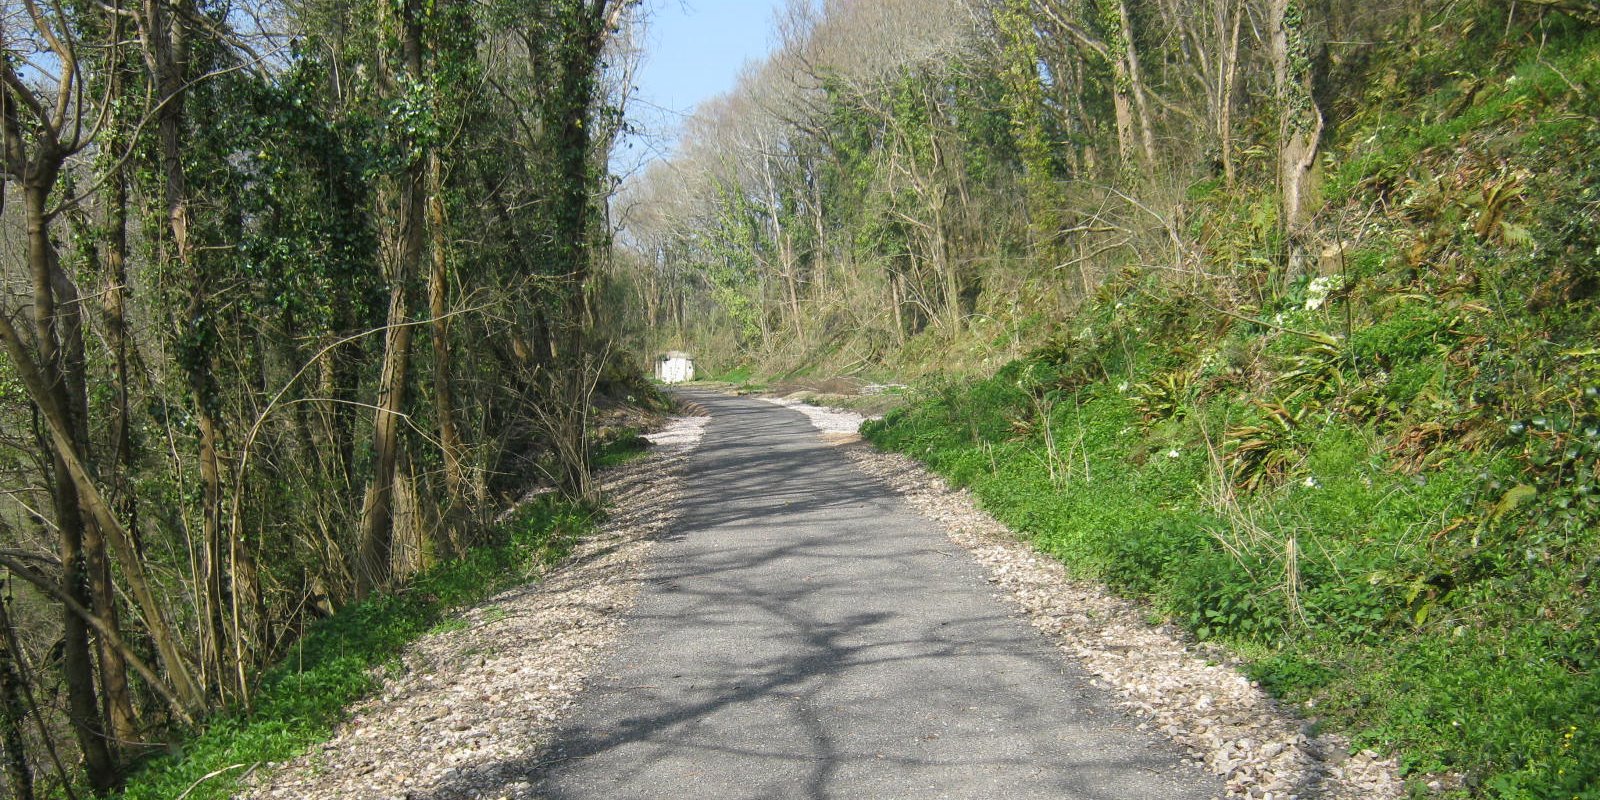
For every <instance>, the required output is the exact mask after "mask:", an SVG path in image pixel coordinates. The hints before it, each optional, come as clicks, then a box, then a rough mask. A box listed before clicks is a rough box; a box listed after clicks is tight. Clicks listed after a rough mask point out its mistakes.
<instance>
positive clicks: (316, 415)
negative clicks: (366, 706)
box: [0, 0, 1600, 800]
mask: <svg viewBox="0 0 1600 800" xmlns="http://www.w3.org/2000/svg"><path fill="white" fill-rule="evenodd" d="M0 8H3V9H4V10H3V12H0V39H3V41H4V45H5V59H4V61H3V63H0V134H3V140H0V179H3V181H4V185H3V187H0V189H3V191H0V199H3V202H4V206H3V208H0V258H3V261H0V344H3V345H4V352H3V353H0V755H3V759H0V760H3V762H4V763H3V776H0V781H3V783H0V787H3V789H4V792H5V793H8V794H9V795H10V796H12V797H16V798H23V799H25V800H27V799H31V798H36V797H68V798H77V797H89V796H113V795H117V794H119V793H120V794H122V795H123V796H126V797H129V798H174V797H180V796H182V797H189V798H200V797H226V796H228V795H229V793H230V787H231V786H232V784H231V783H230V781H231V780H233V779H235V778H237V777H240V775H241V773H242V772H244V771H245V769H243V768H246V767H248V765H250V764H259V763H263V762H272V761H282V760H286V759H288V758H292V757H293V756H294V755H295V754H296V753H299V752H302V751H303V750H304V749H305V748H306V747H307V746H309V745H310V744H311V743H313V742H315V741H318V740H319V737H326V735H327V731H328V730H330V729H331V726H332V725H333V724H334V723H336V722H337V720H338V719H339V718H340V715H341V714H342V713H343V709H344V707H345V706H346V704H348V703H350V702H352V701H354V700H355V699H358V698H359V697H361V696H362V695H363V693H365V692H367V691H370V689H371V688H372V686H373V672H374V670H375V669H381V668H382V665H383V664H384V663H385V661H386V660H387V659H392V658H393V657H394V653H395V652H396V648H397V647H398V645H399V644H401V643H403V642H404V641H407V640H408V637H414V636H416V635H418V634H419V633H420V632H423V631H426V630H428V629H429V627H430V626H432V625H435V624H438V623H439V622H440V617H439V609H440V608H442V607H445V606H448V605H449V604H451V603H457V602H463V601H469V600H471V599H472V598H474V597H481V596H483V595H482V593H483V592H485V591H489V590H492V589H493V588H494V587H496V586H501V585H505V584H506V582H508V581H510V582H515V581H517V580H523V579H526V578H527V576H529V575H530V574H532V573H533V571H535V570H536V567H537V566H538V565H539V564H541V563H546V562H548V561H550V560H552V559H554V558H558V557H559V556H560V554H561V553H562V552H563V550H564V548H565V547H567V546H569V545H570V542H571V541H572V538H573V537H574V536H578V535H581V533H582V531H583V530H584V529H585V528H586V526H587V525H589V524H590V520H592V519H593V517H594V514H596V513H598V512H597V511H596V509H597V507H598V505H599V503H600V500H601V498H598V497H596V494H597V493H596V491H595V489H594V484H593V481H592V480H591V477H590V476H591V474H592V471H593V469H594V467H595V466H597V465H598V464H601V463H604V462H606V461H607V460H609V459H613V458H617V457H619V456H618V455H617V453H618V452H620V450H619V449H618V448H619V447H620V448H623V449H626V447H628V446H630V441H629V436H628V434H627V432H626V431H622V432H617V431H615V430H611V432H602V431H601V428H602V426H600V425H598V424H597V420H596V415H597V414H598V413H600V412H601V411H603V410H604V408H605V407H606V406H608V404H613V403H614V404H633V405H641V406H648V405H651V404H653V403H656V402H658V401H657V400H655V399H653V397H654V391H653V389H652V388H651V387H650V386H649V385H648V384H646V383H644V382H643V380H642V378H640V377H639V376H640V375H641V374H642V369H641V368H642V367H643V366H644V364H645V363H646V362H645V361H644V357H646V356H648V355H650V354H651V353H653V352H655V351H657V350H660V349H666V348H672V349H685V350H689V351H691V352H693V353H694V354H695V355H696V357H697V359H698V361H699V362H700V364H701V369H702V371H708V368H709V371H711V372H723V373H725V375H726V376H729V377H732V378H736V379H739V380H744V381H748V382H750V383H752V384H760V383H763V382H765V381H769V380H780V379H781V380H792V379H800V378H816V379H821V378H837V379H842V380H844V381H847V382H856V383H865V382H876V383H880V384H888V385H889V391H891V392H903V396H902V397H901V398H899V399H900V401H901V403H902V407H901V408H900V409H899V410H896V411H894V412H892V413H890V414H889V415H888V416H887V417H886V418H885V419H884V420H882V421H880V422H877V423H873V424H871V425H869V426H868V428H867V429H866V430H865V433H866V435H867V436H868V438H869V439H871V440H872V441H874V442H875V443H877V444H878V445H880V446H882V447H886V448H890V449H896V450H900V451H903V452H907V453H909V454H912V455H914V456H916V457H918V458H920V459H922V460H923V461H925V462H926V463H928V464H929V465H930V466H931V467H933V468H934V469H936V470H938V471H940V472H942V473H944V474H945V475H946V476H948V477H949V478H950V480H951V481H952V482H954V483H955V484H957V485H959V486H964V487H967V488H970V489H971V490H972V491H973V492H974V493H975V494H976V496H977V497H978V498H979V499H980V501H981V502H982V503H983V504H984V505H985V507H986V508H987V509H988V510H990V511H991V512H992V513H994V514H995V515H996V516H998V517H1000V518H1001V519H1002V520H1004V521H1005V522H1007V523H1008V524H1010V525H1011V526H1012V527H1013V528H1014V529H1016V530H1017V531H1019V532H1020V533H1022V534H1023V535H1025V536H1027V537H1029V538H1030V539H1031V540H1032V541H1033V542H1034V543H1035V544H1036V545H1037V546H1038V547H1039V549H1040V550H1041V551H1042V552H1044V553H1047V554H1049V555H1051V556H1052V557H1056V558H1059V559H1061V560H1062V561H1063V562H1065V563H1066V564H1067V565H1068V566H1069V568H1071V570H1072V571H1073V572H1074V574H1077V575H1080V576H1083V577H1087V578H1093V579H1098V580H1102V581H1104V582H1106V583H1108V584H1110V585H1111V586H1113V587H1115V588H1116V589H1118V590H1119V591H1122V592H1124V593H1126V594H1128V595H1130V596H1134V597H1138V598H1141V599H1143V600H1145V601H1147V602H1148V603H1149V608H1150V614H1151V616H1152V618H1153V619H1155V620H1158V621H1162V622H1170V623H1172V624H1176V625H1180V626H1183V627H1185V628H1187V629H1188V630H1189V631H1190V632H1191V633H1192V635H1193V636H1194V637H1195V638H1197V639H1199V640H1203V641H1207V642H1211V643H1215V644H1217V645H1218V646H1224V647H1227V648H1228V649H1229V651H1230V652H1232V653H1234V654H1235V655H1236V657H1237V658H1239V659H1240V660H1241V663H1243V664H1244V665H1245V668H1246V669H1247V670H1249V671H1250V673H1251V675H1252V677H1253V678H1255V679H1257V680H1258V681H1260V682H1261V684H1262V685H1263V686H1266V687H1268V688H1269V689H1271V690H1272V691H1273V692H1274V693H1276V694H1277V695H1278V696H1279V697H1280V698H1281V699H1282V700H1283V701H1284V702H1285V703H1290V704H1293V705H1294V706H1295V707H1296V708H1299V709H1303V710H1304V713H1305V714H1306V715H1307V717H1308V718H1309V719H1310V722H1311V724H1315V725H1318V726H1333V727H1335V728H1337V729H1338V730H1340V731H1344V732H1346V733H1347V734H1348V735H1349V736H1350V738H1351V740H1352V743H1353V746H1356V747H1370V748H1373V749H1376V750H1379V751H1382V752H1384V753H1392V754H1396V755H1397V756H1398V757H1399V758H1400V759H1401V764H1402V767H1403V769H1404V770H1405V772H1406V774H1407V776H1408V779H1409V780H1410V781H1411V786H1412V789H1413V791H1414V792H1415V793H1416V794H1417V795H1418V796H1428V795H1434V796H1447V797H1496V798H1576V797H1582V798H1600V732H1597V731H1596V730H1595V728H1594V725H1593V714H1592V710H1593V709H1595V708H1597V707H1600V674H1597V670H1600V600H1597V599H1596V598H1597V596H1596V594H1595V590H1594V588H1593V580H1594V574H1595V571H1596V570H1597V569H1600V540H1597V538H1596V533H1595V531H1596V530H1600V349H1596V348H1595V346H1594V341H1595V337H1596V334H1597V333H1600V314H1597V309H1596V307H1595V303H1596V296H1597V292H1600V155H1597V154H1600V124H1597V122H1596V120H1597V119H1600V98H1597V97H1596V91H1597V89H1596V87H1600V5H1597V4H1596V2H1595V0H1377V1H1376V2H1350V1H1349V0H821V1H820V2H811V1H807V0H795V2H792V3H790V4H789V5H788V6H787V7H786V9H785V10H784V11H783V12H782V13H781V14H780V15H779V17H778V19H777V30H778V34H777V39H776V41H775V43H774V47H773V49H772V54H771V56H770V57H769V58H767V59H766V60H764V61H762V62H759V63H756V64H753V65H751V66H750V67H749V69H747V70H746V72H745V74H744V75H743V76H742V77H741V79H740V81H739V83H738V85H737V86H736V88H735V89H734V90H732V91H731V92H729V93H728V94H726V95H725V96H723V97H721V98H719V99H716V100H714V101H711V102H708V103H706V104H704V105H703V106H702V107H700V108H699V109H697V110H696V112H695V113H694V114H693V115H692V116H691V117H690V118H689V119H688V120H687V121H686V122H685V124H684V129H683V133H682V135H681V137H680V138H679V140H678V143H677V145H676V147H675V148H674V149H673V151H672V152H671V153H670V154H669V155H668V156H667V157H666V158H662V159H659V160H656V161H654V162H652V163H650V164H649V165H648V166H647V167H645V168H643V169H642V170H641V171H640V172H638V173H637V174H633V175H628V176H623V177H617V176H613V175H611V174H609V173H610V169H609V166H610V164H611V163H612V162H611V160H610V153H611V152H612V150H613V148H614V146H615V145H616V144H617V142H618V141H619V140H620V138H621V137H623V136H624V135H625V133H626V132H627V130H628V128H629V124H630V123H629V122H628V119H627V114H626V112H625V108H626V100H627V98H628V96H629V94H630V84H631V82H632V75H631V70H632V68H633V65H634V64H635V63H636V61H635V59H634V56H635V55H636V46H635V44H634V42H633V41H632V37H633V36H634V35H635V33H636V30H637V28H636V27H635V25H636V22H637V19H638V17H637V13H638V6H637V4H636V3H635V2H632V1H631V0H547V1H546V2H538V3H529V2H519V1H518V0H474V1H473V2H468V0H379V1H378V2H367V1H366V0H354V1H353V2H336V1H335V0H283V1H282V2H276V3H249V2H242V0H241V1H239V2H211V1H210V0H8V1H7V2H5V3H4V4H3V6H0ZM900 382H905V383H909V384H911V386H910V388H906V389H901V388H900V387H899V385H898V384H899V383H900ZM608 430H609V429H608ZM531 487H543V488H546V489H549V490H550V491H548V492H547V493H545V494H543V495H541V496H540V497H541V498H542V499H540V500H537V501H535V502H531V503H526V504H523V505H522V506H520V507H519V509H520V510H518V511H516V512H515V513H512V514H511V515H510V516H506V515H504V514H502V512H503V511H504V510H505V509H507V508H510V507H512V506H513V504H514V502H515V501H516V499H517V498H519V497H522V496H524V495H525V494H526V492H527V491H528V490H529V489H530V488H531Z"/></svg>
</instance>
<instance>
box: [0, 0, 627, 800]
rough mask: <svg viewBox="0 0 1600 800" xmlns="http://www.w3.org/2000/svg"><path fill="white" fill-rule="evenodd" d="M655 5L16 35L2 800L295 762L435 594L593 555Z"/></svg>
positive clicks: (0, 154) (77, 8) (128, 12)
mask: <svg viewBox="0 0 1600 800" xmlns="http://www.w3.org/2000/svg"><path fill="white" fill-rule="evenodd" d="M631 6H632V4H631V3H629V2H625V1H624V0H556V1H555V2H541V3H525V2H512V1H507V2H498V1H491V2H470V3H469V2H462V1H458V0H427V1H426V2H424V0H395V1H394V2H390V1H389V0H381V1H380V2H343V0H340V1H339V2H323V1H322V0H305V1H304V2H301V1H300V0H290V1H289V2H283V3H236V2H218V3H213V2H207V1H205V0H108V1H107V2H91V1H89V0H83V1H82V2H80V1H79V0H38V1H37V2H36V1H35V0H21V1H20V2H6V3H5V4H4V5H3V11H0V38H3V41H4V46H5V57H4V60H3V62H0V123H3V131H0V133H3V147H0V180H3V187H0V188H3V194H0V197H3V200H4V207H3V214H0V253H3V257H4V261H3V266H0V343H3V344H4V353H3V354H0V487H3V495H0V596H3V602H0V638H3V641H0V753H3V755H4V758H3V761H4V776H3V778H0V787H3V791H0V794H4V795H5V796H8V797H15V798H22V799H24V800H26V799H29V798H34V797H86V796H106V795H109V794H112V793H114V792H117V791H118V790H119V789H121V788H123V787H124V786H128V787H130V788H129V791H130V792H132V794H133V795H135V796H137V795H139V794H140V793H141V792H142V793H143V796H149V797H174V796H178V795H179V794H180V793H186V792H184V787H185V786H188V787H189V789H191V790H192V789H194V788H195V786H194V785H193V784H191V783H190V782H189V781H188V780H184V781H182V783H181V784H175V783H171V782H170V781H173V780H178V778H176V777H174V778H170V780H169V782H168V783H162V780H168V779H164V778H162V777H160V776H161V774H162V770H168V771H171V769H172V767H171V764H173V763H176V762H183V761H184V760H185V758H186V757H187V756H189V755H192V754H193V753H194V752H197V748H200V747H201V744H203V743H204V742H205V741H210V740H202V741H201V743H200V744H196V743H194V742H192V741H191V739H192V737H194V736H196V735H198V734H200V733H202V732H205V733H207V734H210V735H213V736H214V738H215V735H216V734H217V733H218V732H219V731H227V730H235V731H244V730H256V729H251V728H249V726H248V724H247V723H248V722H249V721H251V720H266V721H272V724H274V725H277V726H278V731H277V733H274V734H272V736H276V737H278V738H277V739H275V740H274V741H279V742H280V743H282V744H283V746H289V745H291V744H292V743H293V742H294V741H298V740H297V739H295V736H298V735H299V734H294V735H290V734H291V733H293V732H294V731H299V730H302V729H305V730H310V729H313V728H317V727H318V726H321V725H325V724H327V719H328V714H330V713H332V712H333V711H336V710H337V708H338V705H339V703H340V702H341V698H343V699H345V700H348V699H349V698H351V697H353V696H359V692H360V691H361V689H362V686H364V685H365V684H364V683H363V682H364V681H366V680H368V679H367V678H366V677H364V676H365V673H364V669H365V667H366V664H364V663H359V662H356V663H346V662H349V661H350V659H351V658H353V657H354V656H353V654H355V653H358V652H363V651H361V650H360V647H358V645H360V643H361V642H363V641H366V640H367V639H373V638H374V637H376V638H378V639H381V638H383V637H385V636H388V637H393V636H397V635H399V633H398V632H399V631H400V630H401V629H402V628H404V627H405V626H406V625H411V626H413V627H414V626H415V625H416V624H419V618H417V616H416V615H415V614H412V615H411V616H407V614H405V613H400V611H403V610H405V609H406V608H410V606H407V605H406V604H407V603H413V602H414V600H413V599H408V598H414V596H415V594H416V593H418V592H421V591H423V590H426V591H429V592H432V593H434V594H448V590H449V589H450V587H451V586H452V585H454V584H451V583H450V581H449V580H444V579H443V578H441V577H440V575H441V573H440V572H439V569H440V567H439V566H438V565H441V564H454V565H456V566H453V567H451V569H453V570H454V572H449V571H448V570H447V571H446V573H443V574H444V575H445V577H451V576H453V578H452V579H453V580H455V581H456V582H457V583H458V584H465V583H472V584H479V583H484V582H485V581H484V580H481V579H482V578H483V575H482V574H481V573H482V572H484V571H485V570H488V569H490V568H491V567H492V568H496V569H497V570H498V571H499V572H507V571H510V569H511V567H510V566H509V565H506V564H494V563H492V559H491V560H488V561H486V560H485V559H484V558H483V557H478V560H477V561H476V562H474V561H472V560H471V559H470V558H469V559H466V560H463V558H464V557H466V556H468V554H470V553H473V552H478V551H480V550H481V549H482V548H483V547H486V546H490V545H503V544H504V543H505V542H506V541H509V540H511V539H518V537H521V538H523V539H526V538H529V537H533V538H539V537H544V536H547V535H550V534H551V533H552V531H553V530H554V529H555V528H556V527H559V526H558V525H557V523H559V524H560V525H566V526H567V527H569V528H570V527H573V526H575V525H577V524H578V522H576V521H575V520H577V519H578V518H579V517H581V516H582V514H583V512H582V509H584V508H587V507H589V506H592V504H593V503H594V502H595V501H596V500H597V498H596V497H595V496H594V494H595V492H594V489H593V485H592V482H591V481H590V477H589V476H590V474H591V463H590V459H591V457H592V456H593V455H594V450H593V446H594V440H593V436H592V429H593V428H594V425H593V424H592V423H593V414H594V402H593V401H594V396H595V394H596V392H597V391H599V392H605V391H611V390H612V389H614V388H615V387H614V386H613V385H612V382H613V381H620V383H617V384H616V385H617V386H623V387H626V386H627V385H629V382H630V380H632V383H633V384H637V385H640V386H643V384H642V381H640V380H638V379H630V378H629V377H628V374H627V373H618V372H617V371H616V369H615V368H614V367H608V366H607V365H608V364H614V363H619V362H618V359H616V358H614V357H613V356H612V354H611V353H610V351H609V349H608V345H607V344H606V341H605V339H604V338H603V337H601V336H597V335H591V334H592V332H593V331H596V330H598V329H599V328H600V325H599V324H598V323H597V320H598V319H599V315H598V314H597V312H596V310H595V308H594V307H593V306H592V304H591V300H592V298H593V296H594V294H595V292H594V289H593V286H594V284H595V280H594V270H595V265H596V263H597V261H598V259H600V258H602V257H603V256H604V251H603V249H602V248H601V247H600V246H599V245H600V243H601V242H603V241H604V239H605V237H606V230H605V224H606V222H605V209H604V205H603V202H602V198H603V197H604V196H605V194H606V192H607V191H608V189H609V183H608V181H607V178H606V171H605V164H606V155H605V154H606V153H607V152H608V150H609V148H610V144H611V140H612V139H613V138H614V137H615V136H616V135H617V133H618V131H619V130H620V125H621V116H620V110H619V108H620V107H619V105H618V102H619V98H620V96H621V95H620V93H619V88H618V83H617V82H618V81H622V80H625V79H626V76H627V71H626V68H625V65H626V64H627V63H631V62H628V61H627V60H626V59H618V60H617V63H618V64H619V66H618V67H615V68H612V67H609V66H608V61H609V60H611V59H612V58H613V57H614V54H617V53H622V52H625V51H626V47H627V44H626V38H627V35H626V33H625V25H624V23H625V21H626V19H625V18H626V16H627V15H628V14H629V12H630V8H631ZM608 370H610V371H609V372H608ZM619 376H620V377H619ZM644 388H645V389H647V388H648V387H644ZM619 391H624V392H625V391H626V388H623V389H621V390H619ZM534 485H545V486H548V487H553V488H554V489H555V490H557V491H555V492H553V493H552V496H559V497H560V498H563V499H562V500H560V501H551V502H548V503H545V504H544V505H543V506H541V508H544V509H545V510H546V511H549V512H550V513H549V514H545V515H544V517H541V518H540V519H539V520H533V519H531V518H526V519H520V520H514V521H513V522H512V523H509V525H510V526H511V527H513V528H515V527H516V526H517V525H521V526H522V527H521V528H517V530H511V529H510V528H508V527H507V524H501V525H499V526H496V525H495V524H494V523H493V518H494V517H495V516H496V515H497V514H499V512H500V511H501V510H502V509H503V508H505V507H506V506H507V505H508V504H509V502H510V501H511V500H512V499H514V498H515V497H517V496H520V495H521V494H522V493H523V492H524V491H526V490H527V489H528V488H529V487H530V486H534ZM563 504H564V505H563ZM558 508H559V510H558ZM525 516H526V515H525ZM552 520H555V521H554V522H552ZM569 522H570V523H571V524H570V525H568V524H567V523H569ZM524 544H527V545H529V546H526V547H522V548H521V549H515V550H506V549H505V548H504V547H500V549H496V550H492V552H493V553H495V554H497V555H498V556H502V557H503V556H505V555H506V554H507V553H520V554H524V555H526V554H530V553H536V552H537V551H538V548H537V547H534V546H532V545H534V544H537V543H536V542H524ZM461 564H466V565H467V566H465V567H463V566H460V565H461ZM474 570H476V572H475V571H474ZM413 576H420V577H421V578H430V576H431V580H432V584H429V583H427V581H422V582H420V583H408V581H409V580H410V579H411V578H413ZM489 582H492V581H489ZM406 586H411V587H412V590H413V592H412V594H410V595H407V594H400V595H396V594H395V592H396V590H399V589H401V588H403V587H406ZM418 586H420V587H422V588H421V589H418V588H417V587H418ZM429 586H431V587H432V588H429ZM419 607H420V606H419ZM345 609H358V610H359V615H358V617H359V618H357V619H355V620H354V621H353V622H348V623H347V624H346V627H347V628H349V631H348V632H349V633H350V635H351V636H352V637H367V639H359V638H350V639H345V640H339V641H338V642H337V647H334V648H333V651H336V652H333V651H330V652H332V654H331V655H328V656H327V659H325V660H327V661H328V665H324V666H326V669H323V668H322V667H317V668H316V669H312V668H309V667H307V665H308V664H311V663H312V662H313V661H314V660H315V659H314V653H312V652H311V650H308V649H307V648H311V649H312V650H314V649H315V647H316V646H317V645H316V642H317V641H319V640H318V639H316V637H312V639H310V640H307V639H305V638H304V637H303V636H302V634H303V632H304V631H305V630H306V628H307V627H308V626H310V625H311V623H313V622H315V621H317V620H319V619H321V618H324V617H327V616H329V615H330V614H333V613H335V612H336V611H339V610H345ZM397 609H399V610H400V611H397ZM408 613H409V612H408ZM360 615H364V616H360ZM385 620H387V622H385ZM327 638H328V637H327V636H324V637H323V639H324V640H326V639H327ZM325 644H326V642H325ZM363 646H364V645H363ZM291 651H292V652H294V654H295V657H296V659H297V660H298V663H299V664H300V665H301V667H302V668H301V669H299V670H297V671H295V672H294V673H293V674H290V675H287V676H286V675H284V674H279V673H270V672H268V671H267V668H268V667H269V666H270V665H272V664H273V663H275V662H279V661H280V660H282V659H284V658H286V656H288V655H289V654H290V653H291ZM374 652H376V651H374ZM340 659H343V661H340ZM317 663H321V662H317ZM318 669H321V671H320V672H319V671H318ZM263 675H266V678H265V679H263ZM286 681H288V682H290V683H292V684H293V685H285V682H286ZM319 681H320V683H319ZM330 706H331V710H330ZM258 732H259V731H258ZM256 735H257V734H256V733H251V734H250V736H256ZM263 735H265V734H263ZM285 737H287V738H285ZM268 738H271V737H268ZM237 744H238V737H236V739H235V740H232V743H231V744H228V745H226V746H227V747H235V746H237ZM189 760H193V759H189ZM163 764H165V765H166V766H162V765H163ZM146 773H149V774H154V775H156V777H154V778H150V777H148V776H147V777H138V776H140V775H144V774H146ZM178 773H181V770H179V771H178ZM130 776H134V777H133V782H132V783H131V784H130V783H129V781H130ZM141 786H142V787H143V788H140V787H141ZM196 796H198V795H196Z"/></svg>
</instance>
